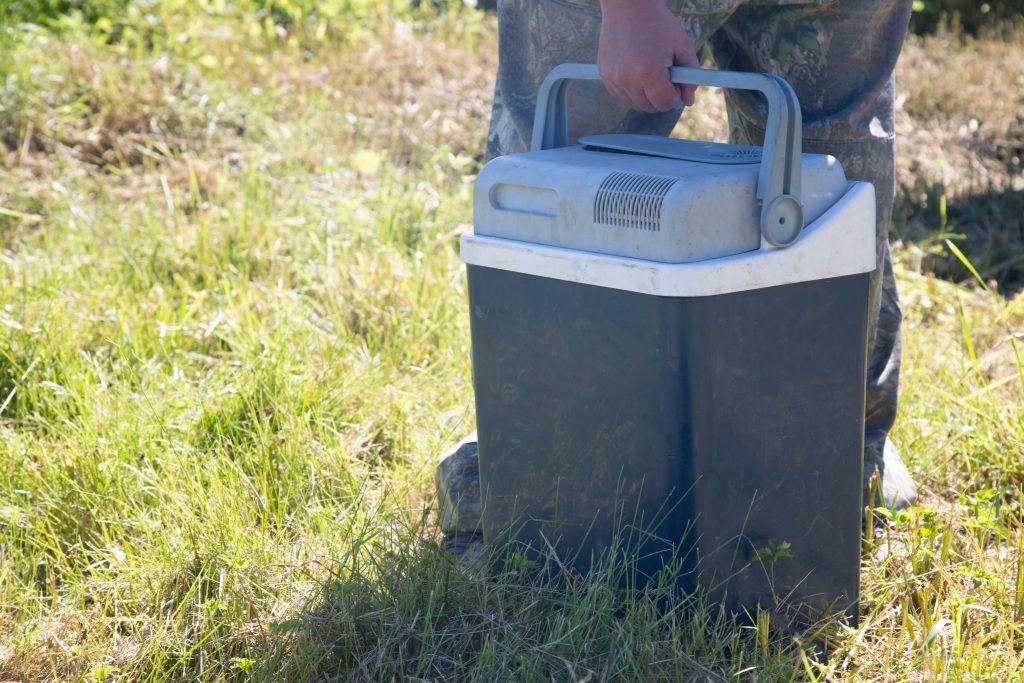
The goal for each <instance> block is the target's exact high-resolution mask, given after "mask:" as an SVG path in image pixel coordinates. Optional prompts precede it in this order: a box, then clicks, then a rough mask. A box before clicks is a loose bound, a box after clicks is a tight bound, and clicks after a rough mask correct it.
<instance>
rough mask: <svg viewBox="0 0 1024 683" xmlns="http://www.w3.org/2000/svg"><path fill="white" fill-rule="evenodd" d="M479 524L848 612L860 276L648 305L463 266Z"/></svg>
mask: <svg viewBox="0 0 1024 683" xmlns="http://www.w3.org/2000/svg"><path fill="white" fill-rule="evenodd" d="M468 278H469V300H470V309H471V326H472V340H473V372H474V388H475V391H476V407H477V427H478V439H479V458H480V481H481V487H482V491H483V532H484V539H485V541H486V542H487V543H489V544H493V543H496V542H497V543H504V542H506V541H508V540H514V541H515V542H516V545H517V547H519V548H523V549H525V550H526V551H527V552H531V550H530V549H533V550H544V549H545V548H546V547H547V545H548V543H550V544H551V545H552V547H554V548H555V549H556V551H557V552H558V554H559V557H560V558H561V559H562V561H564V562H567V563H568V564H569V565H570V566H572V567H573V568H575V569H576V570H579V571H582V572H586V571H588V570H589V569H590V568H591V567H592V563H593V562H594V561H595V560H596V559H598V558H600V557H601V556H602V555H607V554H608V553H609V552H610V549H611V548H612V547H613V546H616V547H617V548H618V552H619V553H621V552H622V551H623V548H625V554H626V556H628V557H629V558H630V559H631V560H632V562H633V567H634V569H635V572H636V573H635V578H636V581H635V584H634V585H638V586H641V585H643V584H644V583H645V582H647V581H649V580H650V579H651V578H652V577H654V576H655V575H656V574H657V573H658V572H659V571H660V570H662V568H663V567H664V566H665V565H666V563H669V564H670V565H671V566H672V567H673V570H674V571H678V575H677V576H676V578H675V581H676V583H677V584H678V585H679V587H681V588H682V589H684V590H692V589H693V588H695V587H696V586H698V585H699V586H702V587H704V588H706V589H710V590H711V595H712V597H713V598H714V599H716V600H722V601H724V602H725V603H726V605H727V606H728V607H729V608H730V609H732V610H738V611H742V610H751V609H753V608H755V607H756V606H760V607H762V608H764V609H770V610H773V611H780V612H786V613H790V614H791V615H792V618H795V619H797V620H798V621H800V622H807V621H810V620H814V619H816V618H818V617H822V616H830V615H835V614H845V615H846V616H847V617H848V618H850V619H851V620H853V621H856V615H857V600H858V588H859V567H860V544H861V518H862V513H861V471H862V466H863V464H862V461H863V454H862V450H863V441H864V383H865V381H864V377H865V356H866V351H865V349H866V319H867V291H868V275H867V274H863V275H854V276H847V277H840V278H834V279H830V280H819V281H814V282H808V283H800V284H794V285H786V286H781V287H773V288H768V289H761V290H754V291H748V292H739V293H734V294H724V295H719V296H712V297H697V298H669V297H656V296H648V295H642V294H636V293H632V292H623V291H619V290H615V289H608V288H602V287H595V286H589V285H580V284H576V283H570V282H564V281H560V280H553V279H548V278H542V277H536V276H531V275H523V274H520V273H514V272H508V271H502V270H496V269H492V268H485V267H480V266H469V267H468Z"/></svg>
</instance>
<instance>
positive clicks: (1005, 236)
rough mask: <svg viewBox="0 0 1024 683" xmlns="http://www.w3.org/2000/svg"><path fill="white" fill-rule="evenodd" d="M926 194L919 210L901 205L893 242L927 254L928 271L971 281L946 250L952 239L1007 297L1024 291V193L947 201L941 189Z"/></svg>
mask: <svg viewBox="0 0 1024 683" xmlns="http://www.w3.org/2000/svg"><path fill="white" fill-rule="evenodd" d="M922 194H924V198H923V201H921V202H919V203H916V204H915V203H912V202H911V201H910V200H909V198H906V197H905V198H903V200H902V201H898V202H897V206H896V210H895V213H894V221H893V225H894V227H893V238H894V239H898V240H901V241H903V242H905V243H911V244H917V245H919V246H920V247H922V248H923V249H924V251H925V255H924V258H923V261H922V267H923V269H924V270H925V271H927V272H931V273H934V274H935V275H937V276H938V277H941V278H944V279H947V280H953V281H956V282H961V281H965V280H970V279H972V278H973V276H972V275H971V273H970V271H968V270H967V268H966V267H965V266H964V265H963V264H962V263H961V262H960V261H959V259H957V258H956V257H955V256H954V255H953V254H951V253H950V252H949V250H948V249H946V248H945V247H944V246H943V240H944V239H950V240H951V241H953V242H954V243H955V244H956V245H957V247H958V248H959V249H960V250H961V251H962V252H963V253H964V255H965V256H967V258H968V260H970V262H971V263H972V264H973V265H974V267H975V268H976V269H977V271H978V274H979V275H981V277H982V279H983V280H985V281H986V282H994V283H996V285H997V287H998V289H999V291H1000V292H1002V293H1003V294H1009V295H1012V294H1015V293H1017V292H1019V291H1020V290H1021V289H1022V288H1024V190H1019V189H1012V188H1010V189H1003V190H1000V189H997V188H993V189H991V190H988V191H985V192H979V193H973V194H965V195H961V196H956V197H953V198H949V199H947V198H946V197H945V195H944V194H943V192H942V190H941V188H929V189H927V190H925V192H924V193H922Z"/></svg>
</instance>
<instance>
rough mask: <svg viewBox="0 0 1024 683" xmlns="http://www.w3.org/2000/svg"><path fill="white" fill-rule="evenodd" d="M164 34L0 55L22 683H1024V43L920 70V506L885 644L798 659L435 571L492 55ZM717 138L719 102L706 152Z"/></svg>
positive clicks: (433, 26)
mask: <svg viewBox="0 0 1024 683" xmlns="http://www.w3.org/2000/svg"><path fill="white" fill-rule="evenodd" d="M339 21H340V20H339ZM161 22H162V23H160V24H159V26H161V27H162V28H161V30H160V31H157V32H152V31H151V32H149V33H143V32H139V34H138V35H137V36H134V37H133V34H132V33H131V32H128V33H121V34H119V39H118V40H114V41H113V42H111V41H110V36H108V35H96V34H94V33H92V32H90V31H87V30H86V29H85V28H83V27H82V26H81V25H78V26H75V25H72V26H70V27H65V28H64V29H62V30H61V31H52V30H49V29H46V30H44V29H33V28H30V27H20V28H12V29H11V30H9V31H8V32H7V33H6V34H5V43H4V46H3V47H2V48H0V69H2V71H3V74H4V76H5V77H4V78H3V79H0V90H2V96H0V273H2V277H0V680H32V681H36V680H79V681H113V680H123V681H128V680H132V681H134V680H147V681H149V680H153V681H156V680H281V679H286V680H320V679H328V680H329V679H344V680H397V679H419V680H425V679H431V680H437V679H444V678H447V679H474V680H491V679H498V678H519V679H528V680H534V679H537V680H541V679H543V680H548V679H555V680H584V679H586V678H587V677H588V676H589V677H590V680H595V681H596V680H616V679H618V680H632V679H638V678H651V679H658V680H701V681H703V680H713V681H716V680H762V681H764V680H772V681H775V680H847V679H851V678H854V679H858V680H993V681H1005V680H1012V679H1014V678H1015V677H1018V676H1019V674H1018V671H1019V670H1020V668H1021V660H1022V659H1024V654H1022V652H1024V651H1022V645H1024V560H1022V547H1024V526H1022V523H1021V521H1022V514H1024V513H1022V511H1021V507H1020V506H1021V501H1022V498H1024V495H1022V486H1024V461H1022V459H1021V454H1022V453H1024V414H1022V413H1024V408H1022V406H1024V382H1022V372H1024V371H1022V361H1021V358H1022V356H1021V354H1022V353H1024V351H1022V349H1021V344H1022V340H1021V329H1022V327H1024V302H1022V298H1021V296H1019V295H1015V294H1014V291H1015V287H1016V286H1018V285H1019V282H1020V279H1021V278H1020V273H1021V272H1022V271H1021V267H1022V266H1021V264H1022V261H1021V260H1020V259H1019V254H1021V253H1022V251H1021V250H1022V243H1024V240H1021V239H1020V235H1019V231H1020V215H1021V212H1020V211H1019V210H1018V207H1019V203H1015V202H1019V201H1020V193H1021V191H1022V189H1024V188H1022V187H1021V185H1020V183H1021V176H1020V162H1019V149H1020V145H1021V144H1022V140H1024V138H1022V135H1024V133H1022V129H1021V127H1020V119H1019V114H1018V112H1019V111H1020V92H1021V91H1022V90H1021V88H1020V84H1021V83H1022V82H1024V81H1022V79H1024V67H1022V66H1021V65H1022V63H1024V51H1022V50H1021V47H1020V46H1021V44H1022V41H1021V37H1020V34H1019V32H1017V33H1014V32H1013V30H1010V34H1009V35H1003V36H1001V35H996V34H989V35H983V36H982V37H980V38H977V39H965V38H961V37H957V36H951V35H949V34H941V35H939V36H937V37H934V38H930V39H915V40H914V41H912V42H911V44H909V45H908V47H907V50H906V52H905V54H904V58H903V60H902V62H901V65H900V73H899V74H898V77H899V79H900V83H901V85H902V87H903V88H904V91H905V92H907V93H908V95H906V96H905V99H904V101H903V105H902V110H901V113H900V133H901V148H900V149H901V162H900V178H899V185H900V193H899V199H898V205H897V222H898V226H897V238H898V240H899V242H898V244H897V247H896V257H897V261H898V267H899V268H898V276H899V279H900V286H901V295H902V297H903V303H904V311H905V325H906V327H905V330H906V331H905V349H904V353H905V368H906V370H905V380H904V382H903V387H904V389H903V399H902V401H903V402H902V417H901V419H900V421H899V423H898V425H897V429H896V431H895V433H894V438H895V440H896V441H897V443H898V444H899V445H900V447H901V449H902V450H903V452H904V453H905V454H906V456H907V459H908V463H909V465H910V467H911V469H912V471H913V472H914V474H915V476H916V477H917V479H918V480H919V482H920V484H921V488H922V500H921V504H920V506H919V507H917V508H914V509H912V510H910V511H907V512H905V513H901V514H898V515H894V516H893V518H892V519H891V520H890V523H889V524H888V525H887V526H885V527H883V528H882V529H880V530H879V531H878V532H877V533H876V534H874V535H873V536H872V537H871V538H869V539H867V541H866V542H865V552H864V556H863V564H862V574H863V604H862V622H861V625H860V626H859V627H857V628H856V629H842V628H840V629H833V630H832V631H829V632H827V633H813V632H808V633H803V634H797V636H798V637H794V636H793V634H786V633H784V632H782V631H780V630H778V629H777V628H775V627H774V626H773V625H772V624H771V623H770V621H769V620H767V619H765V618H757V619H755V621H754V623H753V624H739V623H733V622H731V621H729V620H728V619H725V618H724V617H723V616H722V615H721V614H719V613H718V612H717V611H716V610H715V609H714V607H713V606H710V605H707V604H702V603H701V600H700V598H699V596H696V597H681V596H672V597H674V598H675V600H674V602H672V605H673V607H672V608H670V609H666V608H665V607H664V605H663V604H659V598H664V597H666V596H667V595H669V591H667V589H665V590H662V591H660V592H658V591H655V592H653V593H645V594H632V593H622V592H621V591H619V590H618V589H617V588H615V586H616V585H617V580H616V572H618V571H621V568H617V567H608V568H607V570H606V571H605V572H602V573H599V574H597V575H596V576H595V577H593V578H592V579H590V580H588V581H577V582H569V583H568V585H565V586H563V587H561V588H558V589H556V588H554V587H552V586H551V585H549V584H545V583H543V582H538V581H534V580H531V579H530V577H529V576H528V575H526V574H524V573H522V572H521V571H519V570H510V571H509V572H508V573H506V574H503V575H501V576H499V577H496V578H493V579H488V578H484V577H482V576H480V575H479V574H478V573H476V572H474V571H468V570H463V569H460V568H459V567H458V566H456V565H455V564H454V563H452V562H451V561H450V560H449V559H448V558H447V557H446V556H445V555H444V554H443V553H442V552H441V551H440V550H439V548H438V546H437V541H438V538H437V532H436V528H435V525H434V509H433V494H432V491H431V488H432V470H433V463H434V458H435V456H436V454H438V453H440V452H442V451H443V450H444V449H445V448H446V447H448V446H449V445H450V444H452V443H453V442H454V441H455V440H456V439H458V438H459V437H461V436H462V435H463V434H464V433H466V432H467V431H469V430H470V429H472V426H473V414H472V393H471V387H470V372H471V370H470V366H469V355H468V346H469V337H468V319H467V316H466V310H465V309H466V303H465V301H466V298H465V291H464V273H463V270H462V267H461V266H460V263H459V260H458V254H457V238H458V235H459V234H460V233H461V232H463V231H464V230H466V229H468V226H469V224H470V222H471V216H470V202H469V198H470V189H471V183H472V179H473V177H474V174H475V172H476V171H477V169H478V168H479V161H480V159H481V157H482V152H483V143H484V133H485V130H486V122H487V114H488V107H489V97H490V87H491V79H492V77H493V76H492V74H493V70H494V66H495V56H494V54H493V44H494V36H495V28H494V25H493V19H492V18H490V17H488V16H481V15H479V14H476V13H474V12H471V11H464V10H457V9H456V10H450V11H447V12H445V13H442V14H436V13H434V12H433V11H432V10H430V11H428V10H426V9H424V10H415V11H413V10H408V11H404V12H399V13H397V14H393V15H389V16H386V17H385V16H380V15H377V18H376V19H374V18H373V15H366V16H363V17H361V18H358V21H356V20H352V21H349V22H348V23H347V24H342V23H338V24H332V26H333V28H332V29H331V31H330V32H328V33H327V34H326V35H323V36H321V37H319V38H318V37H317V27H316V25H315V23H314V24H313V25H312V27H311V28H309V29H305V28H302V27H299V28H296V29H294V30H293V29H288V30H284V29H282V30H281V31H277V30H276V29H275V28H274V27H273V26H271V27H270V28H269V29H267V26H266V23H265V22H262V20H261V22H259V23H254V22H253V21H252V20H251V19H250V18H248V17H247V16H246V15H244V14H243V13H234V14H233V13H231V12H230V11H225V13H223V14H219V15H215V14H209V13H204V12H201V11H195V12H191V13H182V14H181V15H180V16H178V15H174V14H172V13H168V14H167V15H165V16H163V17H162V18H161ZM279 34H281V35H279ZM997 60H998V64H999V65H1000V67H999V68H998V69H997V68H994V64H996V63H997ZM942 74H945V77H944V78H939V77H938V76H939V75H942ZM951 84H957V85H956V86H954V85H951ZM971 120H974V121H976V122H977V125H972V124H971V123H970V122H971ZM723 121H724V116H723V114H722V109H721V102H720V101H719V100H718V99H716V98H715V97H713V96H711V95H710V94H708V95H707V96H705V97H703V98H702V101H701V106H700V108H699V109H698V110H697V111H695V112H694V113H693V114H692V116H691V118H690V119H688V121H687V122H686V123H685V124H684V125H685V126H688V127H690V128H691V129H693V130H694V131H695V132H696V133H697V134H701V135H711V136H714V135H716V134H721V132H722V130H723V124H722V122H723ZM1014 150H1017V151H1016V152H1015V151H1014ZM1015 154H1016V157H1015V156H1014V155H1015ZM1015 158H1016V159H1017V161H1014V159H1015ZM1014 221H1016V222H1014ZM1015 230H1016V231H1017V232H1016V233H1015V232H1014V231H1015ZM957 234H963V235H970V238H969V239H966V238H965V239H959V238H956V237H955V235H957ZM950 236H954V237H952V239H953V242H952V243H953V244H954V245H959V248H960V250H961V251H963V252H964V253H965V254H966V256H965V259H964V261H961V260H960V259H959V258H957V257H956V255H955V253H954V252H953V251H952V250H951V249H950V248H949V247H948V246H947V244H946V242H945V241H944V240H945V239H946V238H949V237H950ZM1015 259H1016V260H1015ZM965 261H966V262H969V263H972V264H973V266H974V267H975V269H976V270H977V271H978V274H979V276H980V280H981V283H980V284H979V283H978V282H977V281H975V280H974V278H973V276H972V275H971V274H970V270H969V269H968V268H967V266H966V265H965ZM936 273H937V274H939V275H942V276H944V277H945V278H947V279H942V278H937V277H935V274H936ZM949 278H952V279H954V280H957V281H950V280H949ZM824 646H827V647H828V649H829V650H830V651H831V653H832V654H831V657H829V658H827V659H826V658H825V657H824V656H823V655H822V652H823V647H824Z"/></svg>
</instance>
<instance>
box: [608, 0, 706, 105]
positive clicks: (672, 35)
mask: <svg viewBox="0 0 1024 683" xmlns="http://www.w3.org/2000/svg"><path fill="white" fill-rule="evenodd" d="M672 66H692V67H699V66H700V62H699V61H698V60H697V52H696V50H695V49H694V46H693V38H691V37H690V34H689V33H687V32H686V29H684V28H683V27H682V25H680V23H679V19H678V18H677V17H676V16H675V15H674V14H672V12H671V11H670V10H669V9H668V7H667V6H666V5H665V0H601V38H600V43H599V44H598V49H597V67H598V70H599V71H600V72H601V80H602V81H604V86H605V88H607V89H608V92H610V93H611V94H612V96H614V97H615V98H616V99H617V100H619V101H621V102H622V103H623V104H627V105H629V106H630V107H632V108H633V109H638V110H640V111H645V112H647V113H649V114H654V113H657V112H662V111H668V110H669V109H672V108H673V107H677V106H679V104H680V102H682V104H684V105H685V106H690V105H692V104H693V100H694V93H695V91H696V89H697V86H695V85H676V84H673V83H672V81H671V80H670V79H669V75H668V69H669V67H672Z"/></svg>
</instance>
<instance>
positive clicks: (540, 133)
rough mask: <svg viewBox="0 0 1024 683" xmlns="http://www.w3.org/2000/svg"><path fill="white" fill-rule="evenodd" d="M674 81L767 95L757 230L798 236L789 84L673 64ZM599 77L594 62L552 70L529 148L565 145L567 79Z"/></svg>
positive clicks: (783, 238) (797, 123)
mask: <svg viewBox="0 0 1024 683" xmlns="http://www.w3.org/2000/svg"><path fill="white" fill-rule="evenodd" d="M669 77H670V78H671V80H672V82H673V83H689V84H693V85H710V86H714V87H719V88H728V89H732V90H754V91H757V92H760V93H762V94H763V95H764V96H765V98H766V99H767V100H768V121H767V122H766V125H765V134H764V152H763V153H762V155H761V168H760V171H759V173H758V179H757V199H758V201H759V202H760V203H761V226H760V227H761V234H762V235H763V236H764V238H765V240H766V241H767V242H768V243H769V244H771V245H772V246H776V247H788V246H789V245H790V244H792V243H793V242H795V241H796V239H797V237H799V236H800V231H801V229H802V228H803V208H802V206H801V204H800V177H801V176H800V153H801V146H800V143H801V140H800V135H801V128H802V122H801V115H800V102H799V101H798V100H797V97H796V93H795V92H793V88H792V87H790V85H789V83H787V82H786V81H785V80H783V79H782V78H780V77H779V76H776V75H774V74H764V73H744V72H740V71H714V70H711V69H694V68H690V67H682V66H674V67H672V68H671V69H669ZM575 80H587V81H596V80H601V75H600V73H599V72H598V70H597V65H596V64H561V65H559V66H556V67H555V68H554V69H552V70H551V73H549V74H548V75H547V77H546V78H545V79H544V82H543V83H541V86H540V91H539V92H538V93H537V111H536V115H535V117H534V123H533V141H532V145H531V149H532V150H533V151H539V150H542V149H552V148H555V147H565V146H567V145H568V144H569V123H568V110H567V107H566V90H567V89H568V85H569V82H570V81H575Z"/></svg>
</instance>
